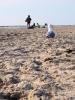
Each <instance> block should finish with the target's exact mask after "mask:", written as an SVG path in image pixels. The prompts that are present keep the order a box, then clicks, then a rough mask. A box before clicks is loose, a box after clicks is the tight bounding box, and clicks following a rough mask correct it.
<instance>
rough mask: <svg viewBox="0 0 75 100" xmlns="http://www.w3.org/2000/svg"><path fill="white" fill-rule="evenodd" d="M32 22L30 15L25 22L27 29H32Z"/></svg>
mask: <svg viewBox="0 0 75 100" xmlns="http://www.w3.org/2000/svg"><path fill="white" fill-rule="evenodd" d="M31 20H32V19H31V17H30V15H28V17H27V18H26V20H25V22H27V28H29V27H30V23H31Z"/></svg>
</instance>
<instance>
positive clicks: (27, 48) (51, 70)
mask: <svg viewBox="0 0 75 100" xmlns="http://www.w3.org/2000/svg"><path fill="white" fill-rule="evenodd" d="M54 31H55V32H56V33H57V36H56V37H55V38H54V39H48V38H46V32H47V28H34V29H26V28H24V27H23V28H4V27H3V28H2V27H1V28H0V100H75V26H64V25H63V26H54Z"/></svg>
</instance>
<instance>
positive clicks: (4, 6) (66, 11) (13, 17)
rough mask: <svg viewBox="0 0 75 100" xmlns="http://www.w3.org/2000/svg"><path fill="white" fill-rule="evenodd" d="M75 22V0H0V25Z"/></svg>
mask: <svg viewBox="0 0 75 100" xmlns="http://www.w3.org/2000/svg"><path fill="white" fill-rule="evenodd" d="M28 14H30V15H31V18H32V23H33V22H36V23H37V22H38V23H39V24H44V23H46V22H47V23H51V24H75V0H0V25H25V24H26V23H25V22H24V20H25V18H26V17H27V15H28Z"/></svg>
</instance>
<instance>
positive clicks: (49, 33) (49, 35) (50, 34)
mask: <svg viewBox="0 0 75 100" xmlns="http://www.w3.org/2000/svg"><path fill="white" fill-rule="evenodd" d="M47 37H48V38H54V37H55V32H54V31H53V25H51V24H50V25H48V32H47Z"/></svg>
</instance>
